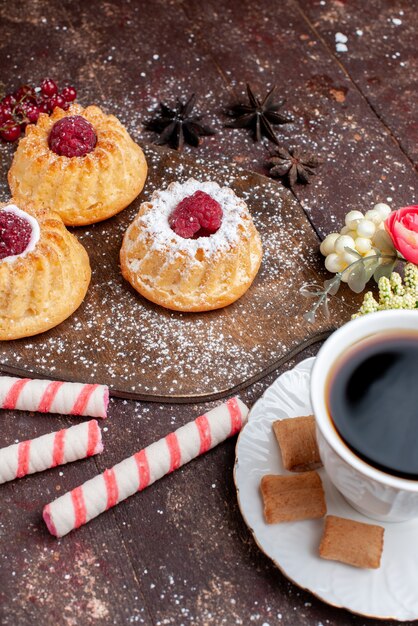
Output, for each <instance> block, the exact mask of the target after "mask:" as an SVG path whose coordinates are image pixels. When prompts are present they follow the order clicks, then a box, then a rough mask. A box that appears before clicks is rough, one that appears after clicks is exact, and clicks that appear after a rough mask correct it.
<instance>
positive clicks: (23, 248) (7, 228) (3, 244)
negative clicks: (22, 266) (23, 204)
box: [0, 204, 39, 262]
mask: <svg viewBox="0 0 418 626" xmlns="http://www.w3.org/2000/svg"><path fill="white" fill-rule="evenodd" d="M38 240H39V225H38V222H37V221H36V220H35V219H34V218H33V217H32V216H31V215H29V214H28V213H25V212H24V211H21V210H20V209H19V208H18V207H17V206H15V205H14V204H9V205H8V206H6V207H5V208H4V209H3V210H2V211H0V260H2V259H6V260H7V261H8V262H11V261H13V260H14V259H15V258H16V257H18V256H21V255H24V254H27V253H28V252H30V251H31V250H33V249H34V247H35V246H36V244H37V242H38Z"/></svg>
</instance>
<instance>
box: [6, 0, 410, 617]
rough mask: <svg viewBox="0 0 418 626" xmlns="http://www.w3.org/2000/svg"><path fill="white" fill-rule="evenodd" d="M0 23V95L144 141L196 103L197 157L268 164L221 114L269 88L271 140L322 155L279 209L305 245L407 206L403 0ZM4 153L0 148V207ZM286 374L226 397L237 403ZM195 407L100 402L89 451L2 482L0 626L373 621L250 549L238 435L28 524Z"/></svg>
mask: <svg viewBox="0 0 418 626" xmlns="http://www.w3.org/2000/svg"><path fill="white" fill-rule="evenodd" d="M0 19H1V29H0V35H1V36H0V80H1V82H2V83H3V87H4V89H5V90H12V89H14V88H16V87H17V86H18V85H19V84H20V83H22V82H37V81H39V80H40V79H41V78H43V77H45V76H51V77H53V78H56V79H57V80H58V81H61V82H63V81H68V82H71V83H73V84H74V85H75V86H76V87H77V88H78V91H79V95H80V98H79V101H80V102H81V103H82V104H84V105H87V104H90V103H97V104H98V105H100V106H102V107H103V108H104V109H106V110H107V111H108V112H112V113H115V114H116V115H118V116H119V118H120V119H121V120H122V121H123V122H124V123H125V124H126V126H127V127H128V129H129V131H130V132H131V133H132V135H133V137H134V138H135V139H136V140H138V141H139V142H147V141H152V139H153V135H152V134H150V133H147V132H146V131H144V129H143V126H142V122H143V121H144V120H145V119H147V118H148V117H149V116H150V113H151V112H152V111H153V110H154V109H155V107H156V106H157V104H158V102H159V101H160V100H163V101H166V102H173V101H174V99H175V98H176V97H182V98H184V97H186V96H187V95H189V94H190V93H191V92H193V91H195V92H196V93H198V94H199V102H198V107H199V108H200V110H201V111H202V112H205V113H206V120H207V121H208V122H210V123H211V124H212V126H213V127H214V128H215V129H216V131H217V134H216V135H215V136H213V137H211V138H208V139H207V140H205V142H204V143H203V144H202V145H201V146H200V147H199V148H198V149H189V148H186V149H185V154H186V156H189V157H190V158H192V159H197V158H198V159H199V162H201V163H205V162H211V163H212V164H213V165H215V166H216V164H217V163H218V164H219V167H221V166H224V165H225V164H228V163H235V164H238V165H240V166H242V167H244V168H247V169H250V170H253V171H256V172H261V173H262V172H264V171H265V170H264V167H265V161H266V158H267V156H268V155H269V152H270V150H271V144H270V145H269V144H267V143H266V142H262V143H260V144H255V143H254V142H253V141H252V140H251V139H250V138H249V137H248V136H247V135H246V133H245V132H244V131H239V130H236V131H231V130H228V129H225V128H224V127H223V124H224V122H225V117H224V115H223V109H224V107H225V105H227V104H229V103H231V102H232V101H234V100H235V99H236V98H237V97H241V96H242V95H243V94H244V89H245V82H250V83H251V84H252V85H253V87H254V89H255V90H258V91H259V92H260V93H262V92H265V91H266V90H267V89H268V88H269V87H271V86H272V85H273V84H276V85H277V86H278V91H279V93H280V94H282V95H283V96H284V97H285V98H286V110H288V111H289V112H291V113H292V115H293V117H294V122H293V123H292V124H289V125H286V126H282V127H280V129H279V137H280V139H281V141H282V142H283V143H284V144H285V145H286V146H290V147H292V146H302V147H305V148H307V149H310V150H312V151H314V152H316V153H317V154H320V155H321V156H322V157H323V158H324V161H325V162H324V165H323V167H322V168H321V171H320V174H319V175H318V177H317V179H316V180H315V181H314V182H313V184H312V185H310V186H307V187H300V186H299V187H297V188H296V189H295V191H294V198H293V202H297V203H298V204H299V205H300V207H302V208H303V210H304V211H305V212H306V214H307V216H308V218H309V220H310V222H311V225H312V228H313V230H314V231H315V232H316V234H317V237H318V241H319V237H322V236H323V235H324V234H326V233H327V232H329V231H330V230H333V229H334V227H335V226H336V225H338V226H341V222H342V219H343V216H344V214H345V213H346V212H347V211H348V210H350V209H361V210H367V209H368V208H371V206H372V205H373V204H374V203H375V202H378V201H388V202H389V203H390V204H391V205H392V207H393V208H398V207H400V206H403V205H405V204H413V203H414V202H417V191H418V176H417V171H416V163H417V159H418V118H417V113H418V105H417V97H416V94H417V83H418V60H417V55H416V51H417V48H416V38H417V27H418V13H417V10H416V3H415V2H413V1H412V0H369V2H364V1H363V0H270V1H267V0H259V1H256V0H252V1H250V0H236V1H232V0H229V1H228V0H206V1H205V2H204V3H202V2H199V1H198V0H184V1H181V0H171V1H169V0H165V1H164V0H157V1H154V0H152V1H148V2H146V1H145V0H142V1H141V0H131V1H118V0H107V1H106V2H99V1H98V0H92V1H90V2H82V1H81V0H78V1H72V0H63V1H62V2H59V3H58V2H54V1H53V0H29V2H28V1H26V2H24V1H23V0H9V1H6V0H3V2H1V3H0ZM337 33H342V34H344V35H346V36H347V38H348V39H347V43H346V46H347V50H346V51H345V52H337V50H336V39H335V36H336V34H337ZM12 152H13V147H10V146H4V145H3V146H2V147H1V150H0V154H1V158H2V166H1V171H2V180H1V182H0V187H1V190H2V195H3V198H1V199H2V200H3V199H4V198H6V197H7V185H6V181H5V173H6V172H7V168H8V166H9V164H10V159H11V155H12ZM276 184H277V185H278V186H279V187H280V186H281V183H280V182H277V183H276ZM286 193H289V194H290V192H286ZM316 349H317V347H311V348H309V349H308V350H306V351H304V352H302V353H301V354H299V355H298V357H297V359H298V360H300V359H302V358H304V357H306V356H310V355H313V354H315V352H316ZM294 364H295V361H294V360H289V361H288V362H287V363H286V364H285V365H282V366H281V367H280V369H278V370H277V371H276V372H274V373H273V374H270V375H269V376H267V377H266V378H264V379H263V380H262V381H260V382H258V383H256V384H254V385H252V386H251V387H249V388H247V389H246V390H245V391H244V392H243V393H242V394H241V397H242V398H243V400H244V401H246V402H247V403H248V404H249V405H251V404H252V403H253V402H254V401H256V400H257V398H259V397H260V395H261V394H262V392H263V390H264V389H266V388H267V387H268V385H270V384H271V383H272V381H273V380H274V378H275V377H276V376H277V375H278V374H279V373H280V372H282V371H284V370H286V369H287V368H289V367H291V366H292V365H294ZM211 406H213V403H211V404H210V403H209V404H208V403H207V404H199V405H197V404H193V403H189V404H185V405H183V406H181V407H179V406H175V405H170V404H164V405H160V404H158V403H139V402H133V401H126V400H116V399H114V400H112V401H111V404H110V411H109V413H110V416H111V417H110V419H109V420H108V422H106V424H105V436H106V442H107V445H106V454H105V455H103V456H102V457H97V458H95V459H90V460H86V461H81V462H78V463H75V464H72V465H71V466H65V467H63V468H56V469H54V470H51V471H49V472H45V473H42V474H38V475H35V476H33V477H30V478H28V479H23V480H21V481H15V482H14V483H9V484H7V485H3V486H2V488H1V504H0V554H1V560H0V603H1V604H0V612H1V615H0V621H1V623H2V624H4V625H6V624H7V625H10V626H11V625H13V626H38V625H45V626H55V625H58V624H60V625H61V624H62V625H65V626H76V625H77V626H84V625H96V624H100V625H104V626H107V625H110V624H117V625H123V624H136V623H138V624H146V625H147V626H148V625H153V626H160V625H163V624H173V625H176V626H180V625H181V624H184V625H185V626H187V625H189V624H199V625H206V624H208V625H209V624H210V625H216V626H218V625H221V624H225V625H228V626H229V625H233V624H244V625H249V624H254V625H259V626H267V625H268V626H273V625H275V624H280V625H283V626H302V625H312V626H325V625H327V626H337V625H340V624H353V625H356V626H360V625H363V624H365V625H366V624H367V625H370V626H371V625H373V624H378V623H382V622H378V620H373V619H367V618H363V617H359V616H355V615H352V614H350V613H348V612H346V611H344V610H339V609H335V608H333V607H330V606H328V605H326V604H324V603H322V602H321V601H319V600H317V599H316V598H315V597H313V596H312V595H311V594H310V593H308V592H306V591H303V590H300V589H299V588H297V587H295V586H294V585H293V584H291V583H290V582H288V581H287V579H286V578H285V577H284V576H283V575H282V574H281V573H280V572H279V571H278V570H277V569H276V568H275V567H274V566H273V565H272V564H271V562H270V561H269V560H268V559H267V558H266V557H265V556H264V555H263V554H262V553H261V552H260V551H259V550H258V548H257V547H256V545H255V544H254V542H253V540H252V538H251V535H250V533H249V531H248V529H247V527H246V526H245V524H244V522H243V520H242V518H241V516H240V513H239V510H238V506H237V501H236V495H235V488H234V483H233V478H232V469H233V464H234V444H235V442H234V441H228V442H226V443H225V444H223V445H221V446H219V447H218V448H217V449H215V450H213V451H211V452H210V453H209V454H207V455H206V456H205V457H202V458H200V459H198V460H196V461H194V462H192V463H190V464H189V465H188V466H186V467H184V468H182V469H181V470H179V471H177V472H175V474H173V475H171V476H170V477H168V478H165V479H163V480H161V481H159V482H158V483H156V484H155V485H153V486H152V487H151V488H149V489H148V490H146V491H144V492H143V493H142V494H140V495H138V496H135V497H133V498H131V499H130V500H128V501H127V502H125V503H123V504H121V505H120V506H118V507H117V508H115V509H113V510H112V511H110V512H108V513H107V514H105V515H102V516H101V517H99V518H98V519H96V520H95V521H93V522H92V523H90V524H89V525H87V526H85V527H84V528H82V529H80V530H79V531H77V532H75V533H72V534H71V535H69V536H67V537H66V538H64V539H63V540H60V541H57V540H56V539H54V538H52V537H50V536H49V535H48V533H47V532H46V529H45V527H44V525H43V523H42V520H41V519H40V510H41V509H42V506H43V505H44V504H45V502H47V501H49V500H51V499H53V498H54V497H56V496H57V495H59V494H60V493H63V492H64V491H66V490H68V489H70V488H72V487H73V486H75V485H78V484H80V483H81V482H83V481H84V480H86V479H87V478H89V477H92V476H93V475H95V474H96V473H97V471H98V470H100V471H103V469H104V468H105V467H109V466H111V465H112V464H114V463H116V462H118V461H119V460H120V459H122V458H124V457H125V456H127V455H129V454H132V452H134V451H135V450H137V449H139V448H141V447H143V446H144V445H146V444H148V443H150V442H152V441H154V440H155V439H157V438H159V437H160V436H163V435H165V434H166V433H167V432H168V431H169V430H171V429H172V428H173V427H174V425H175V426H178V425H181V424H183V423H185V422H187V421H188V420H190V419H192V418H193V417H195V416H197V415H198V414H200V413H202V412H204V411H205V410H207V409H208V408H210V407H211ZM1 417H2V430H1V433H0V445H7V444H9V443H12V442H13V441H15V440H18V439H25V438H28V437H32V436H34V435H35V434H42V433H45V432H48V431H51V430H55V429H57V428H58V427H61V426H64V425H69V424H70V420H69V419H68V418H65V417H54V418H51V417H43V416H39V415H22V414H20V415H12V414H11V413H9V412H4V413H3V414H2V416H1ZM387 623H388V622H387Z"/></svg>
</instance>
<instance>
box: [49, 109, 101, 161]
mask: <svg viewBox="0 0 418 626" xmlns="http://www.w3.org/2000/svg"><path fill="white" fill-rule="evenodd" d="M96 143H97V137H96V133H95V132H94V128H93V126H92V125H91V124H90V122H88V121H87V120H86V119H84V117H81V115H69V116H68V117H63V118H62V119H60V120H58V122H55V124H54V125H53V127H52V128H51V132H50V133H49V138H48V145H49V147H50V149H51V150H52V152H55V154H58V155H60V156H66V157H75V156H78V157H79V156H85V155H86V154H88V153H89V152H91V151H92V150H94V147H95V145H96Z"/></svg>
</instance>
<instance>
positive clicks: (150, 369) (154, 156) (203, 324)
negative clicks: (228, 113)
mask: <svg viewBox="0 0 418 626" xmlns="http://www.w3.org/2000/svg"><path fill="white" fill-rule="evenodd" d="M146 156H147V161H148V164H149V177H148V180H147V182H146V185H145V189H144V191H143V193H142V194H141V196H140V197H139V198H138V199H137V200H136V201H135V202H134V203H133V204H132V205H131V206H130V207H128V208H127V209H126V210H125V211H123V212H122V213H120V214H119V215H118V216H116V217H115V218H112V219H110V220H107V221H105V222H102V223H100V224H96V225H94V226H90V227H85V228H79V229H73V232H74V233H75V234H76V235H77V236H78V237H79V239H80V241H81V242H82V243H83V245H84V246H85V247H86V249H87V251H88V253H89V255H90V259H91V265H92V271H93V273H92V282H91V286H90V288H89V291H88V294H87V296H86V299H85V301H84V303H83V305H82V306H81V307H80V308H79V309H78V310H77V311H76V313H75V314H74V315H73V316H72V317H71V318H70V319H69V320H67V321H66V322H64V323H63V324H61V325H60V326H58V327H56V328H54V329H52V330H51V331H49V332H48V333H44V334H42V335H39V336H37V337H33V338H28V339H26V340H21V341H18V342H9V343H2V345H1V346H0V362H2V363H5V364H8V365H11V366H17V367H22V368H27V369H29V370H33V371H36V372H39V373H42V374H45V375H47V376H49V377H54V378H56V377H60V378H64V379H67V380H82V381H85V382H93V381H94V382H100V383H103V384H108V385H109V386H110V387H111V388H113V389H116V390H118V391H121V392H131V393H132V392H134V393H141V394H158V395H166V396H176V395H195V394H205V393H213V392H217V391H224V390H228V389H230V388H231V387H233V386H234V385H237V384H240V383H241V382H243V381H244V380H245V379H247V378H248V377H250V376H253V375H254V374H256V373H258V372H259V371H260V370H262V369H264V368H265V367H267V366H268V365H270V364H271V363H272V362H274V361H275V360H277V359H279V358H281V357H284V356H285V355H286V354H287V353H288V352H289V351H290V350H291V349H293V348H295V347H296V346H297V345H298V344H300V343H301V342H303V341H304V340H306V339H307V338H308V337H310V336H311V335H312V333H313V332H314V330H318V329H319V328H320V327H319V325H317V326H316V327H312V326H309V325H308V324H307V323H306V322H305V321H304V320H303V318H302V314H303V313H304V312H305V311H306V309H307V308H308V307H309V304H310V303H309V302H307V301H306V300H305V299H304V298H303V297H302V296H301V295H300V294H299V287H300V286H301V285H302V283H304V282H306V281H312V280H315V279H316V278H317V270H320V269H321V268H322V261H321V259H320V257H319V254H318V240H317V237H316V235H315V234H314V232H313V230H312V228H311V226H310V225H309V222H308V220H307V219H306V217H305V215H304V213H303V211H302V209H301V208H300V206H299V205H298V204H297V203H296V201H295V200H294V198H293V197H292V195H291V194H290V193H289V192H288V191H287V190H286V189H284V188H283V187H282V186H280V185H279V184H277V183H276V182H275V181H269V180H267V179H265V178H263V177H260V176H259V175H256V174H252V173H249V172H245V171H243V170H240V169H238V168H235V167H233V166H232V167H231V166H226V165H218V164H217V165H216V166H210V167H208V166H207V165H205V167H202V166H201V165H200V164H199V163H197V162H195V163H193V162H192V161H190V160H187V159H186V158H185V157H182V156H181V155H179V154H177V153H175V152H174V151H166V150H163V149H157V148H156V147H154V146H148V147H147V148H146ZM190 177H194V178H196V179H197V180H200V181H202V180H215V181H216V182H218V183H219V184H220V185H221V186H222V185H226V186H231V187H232V188H233V189H234V191H235V192H236V194H237V195H238V197H241V198H243V200H244V201H245V202H246V203H247V205H248V207H249V209H250V212H251V213H252V216H253V219H254V222H255V224H256V226H257V228H258V230H259V232H260V234H261V238H262V241H263V247H264V256H263V261H262V265H261V269H260V272H259V274H258V276H257V277H256V279H255V281H254V283H253V285H252V286H251V287H250V289H249V290H248V292H247V293H246V294H245V295H244V296H243V297H242V298H241V299H240V300H238V301H237V302H236V303H235V304H233V305H231V306H229V307H227V308H225V309H220V310H218V311H212V312H208V313H194V314H187V313H177V312H171V311H168V310H165V309H162V308H161V307H158V306H156V305H153V304H152V303H150V302H148V301H147V300H145V299H144V298H142V297H140V296H139V295H138V294H137V293H136V292H135V291H134V290H133V289H132V288H131V287H130V286H129V284H128V283H127V282H125V281H124V279H123V278H122V276H121V274H120V269H119V250H120V246H121V242H122V237H123V234H124V232H125V230H126V228H127V227H128V225H129V224H130V222H131V221H132V219H133V218H134V217H135V215H136V213H137V211H138V209H139V206H140V204H141V202H142V201H146V200H148V199H149V198H150V197H151V194H152V192H153V191H154V190H155V189H159V188H165V187H167V185H168V184H170V183H171V182H173V181H180V182H184V181H185V180H187V179H188V178H190ZM315 268H317V269H315ZM337 306H338V307H339V309H340V311H341V310H342V309H343V307H342V306H341V302H340V301H338V303H337ZM351 312H352V311H350V310H349V309H347V310H345V311H344V313H341V312H340V313H339V315H338V316H337V319H338V321H343V319H344V318H345V319H347V318H348V316H349V315H350V313H351ZM325 326H327V324H325ZM322 327H324V323H322Z"/></svg>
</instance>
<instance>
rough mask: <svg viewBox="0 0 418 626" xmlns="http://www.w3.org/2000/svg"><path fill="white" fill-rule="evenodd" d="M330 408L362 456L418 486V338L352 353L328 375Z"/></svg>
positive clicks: (397, 335)
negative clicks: (417, 483)
mask: <svg viewBox="0 0 418 626" xmlns="http://www.w3.org/2000/svg"><path fill="white" fill-rule="evenodd" d="M417 315H418V311H417ZM327 405H328V412H329V415H330V417H331V420H332V422H333V424H334V427H335V429H336V430H337V432H338V434H339V436H340V437H341V438H342V439H343V441H344V442H345V444H346V445H347V446H348V447H349V448H350V449H351V450H352V451H353V452H354V453H355V454H356V455H357V456H359V457H360V458H362V459H363V460H364V461H366V462H367V463H369V464H370V465H373V466H375V467H377V468H378V469H381V470H382V471H384V472H386V473H388V474H393V475H395V476H400V477H403V478H410V479H412V480H418V333H415V332H407V331H404V332H402V331H396V332H395V331H390V332H388V333H387V334H385V335H382V334H381V333H380V334H379V335H378V336H377V335H375V336H371V337H369V338H367V339H364V340H362V341H360V342H358V343H357V344H355V345H354V346H352V347H351V348H349V349H348V350H347V351H346V352H345V354H343V355H342V356H341V357H340V358H339V359H338V360H337V361H336V363H335V365H334V367H333V368H332V370H331V372H330V374H329V377H328V381H327Z"/></svg>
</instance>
